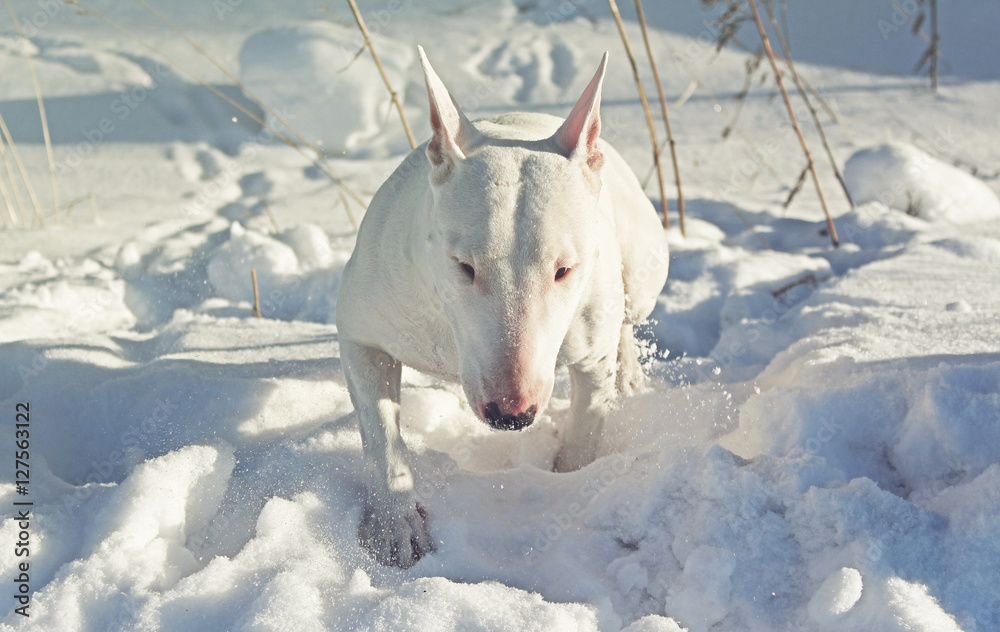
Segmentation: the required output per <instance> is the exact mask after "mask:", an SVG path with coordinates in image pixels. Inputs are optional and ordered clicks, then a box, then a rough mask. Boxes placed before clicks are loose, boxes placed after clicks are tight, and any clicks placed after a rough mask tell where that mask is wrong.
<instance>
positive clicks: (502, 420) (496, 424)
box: [483, 402, 537, 430]
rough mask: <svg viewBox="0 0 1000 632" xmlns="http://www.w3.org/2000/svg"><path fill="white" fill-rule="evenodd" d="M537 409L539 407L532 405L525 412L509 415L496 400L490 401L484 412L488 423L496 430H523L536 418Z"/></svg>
mask: <svg viewBox="0 0 1000 632" xmlns="http://www.w3.org/2000/svg"><path fill="white" fill-rule="evenodd" d="M536 410H537V408H536V407H535V406H532V407H531V408H529V409H528V410H526V411H524V412H523V413H518V414H516V415H508V414H504V413H503V411H501V410H500V406H499V405H498V404H497V403H496V402H490V403H489V404H486V407H485V408H484V409H483V413H484V414H485V416H486V423H488V424H489V425H490V426H491V427H493V428H495V429H496V430H522V429H524V428H527V427H528V426H530V425H531V422H533V421H534V420H535V411H536Z"/></svg>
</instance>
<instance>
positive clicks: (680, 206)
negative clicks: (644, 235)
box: [348, 0, 687, 237]
mask: <svg viewBox="0 0 1000 632" xmlns="http://www.w3.org/2000/svg"><path fill="white" fill-rule="evenodd" d="M348 1H349V2H354V0H348ZM635 11H636V14H637V15H638V17H639V28H640V29H641V30H642V41H643V43H644V44H645V46H646V56H647V57H649V67H650V68H651V69H652V70H653V80H654V81H655V82H656V92H657V94H658V95H659V97H660V113H661V115H662V116H663V125H664V126H665V127H666V129H667V142H669V143H670V159H671V161H672V162H673V164H674V183H675V184H676V185H677V213H678V215H679V216H680V224H681V235H682V236H684V237H687V230H686V228H685V226H684V190H683V189H682V188H681V170H680V165H679V163H678V161H677V142H676V141H675V140H674V133H673V131H672V130H671V129H670V117H669V116H668V115H667V99H666V97H665V96H663V83H662V82H660V72H659V71H658V70H657V69H656V59H655V58H654V56H653V49H652V48H651V47H650V45H649V33H648V32H647V30H646V15H645V14H644V13H643V11H642V0H635ZM665 208H666V204H664V209H665ZM664 212H666V211H664Z"/></svg>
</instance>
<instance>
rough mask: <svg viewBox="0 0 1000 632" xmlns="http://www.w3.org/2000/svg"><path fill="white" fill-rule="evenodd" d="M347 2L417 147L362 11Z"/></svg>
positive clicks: (409, 135)
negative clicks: (376, 50)
mask: <svg viewBox="0 0 1000 632" xmlns="http://www.w3.org/2000/svg"><path fill="white" fill-rule="evenodd" d="M347 4H349V5H350V6H351V12H352V13H354V19H355V20H356V21H357V23H358V28H360V29H361V34H362V35H364V36H365V45H366V46H368V51H369V52H370V53H371V54H372V59H374V60H375V65H376V66H377V67H378V73H379V74H380V75H382V81H383V82H384V83H385V87H386V89H387V90H389V96H390V97H391V98H392V102H393V104H394V105H395V106H396V111H397V112H399V119H400V120H401V121H403V129H405V130H406V138H407V139H408V140H409V141H410V149H416V148H417V141H416V139H414V138H413V131H412V130H411V129H410V123H409V121H407V120H406V114H404V113H403V104H402V103H400V102H399V94H397V93H396V91H395V90H393V88H392V84H391V83H390V82H389V77H388V76H387V75H386V74H385V68H383V67H382V60H381V59H379V57H378V53H376V52H375V45H374V44H372V38H371V35H369V34H368V27H367V26H365V20H364V18H362V17H361V11H359V10H358V5H357V4H356V3H355V2H354V0H347Z"/></svg>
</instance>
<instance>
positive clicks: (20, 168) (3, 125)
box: [0, 115, 45, 225]
mask: <svg viewBox="0 0 1000 632" xmlns="http://www.w3.org/2000/svg"><path fill="white" fill-rule="evenodd" d="M0 133H2V134H3V137H4V140H5V141H6V142H7V146H8V147H10V155H11V157H12V158H13V159H14V164H15V165H16V166H17V172H18V173H19V174H20V175H21V180H22V181H23V182H24V189H25V190H26V191H27V192H28V198H29V199H31V204H32V207H33V208H34V210H35V217H36V218H37V219H38V223H39V224H41V225H44V224H45V219H44V218H43V217H42V207H41V206H39V205H38V196H37V195H35V187H33V186H31V178H29V177H28V170H27V169H25V168H24V162H23V161H22V160H21V152H19V151H18V150H17V145H15V144H14V137H13V136H12V135H11V133H10V129H8V128H7V121H5V120H4V118H3V116H2V115H0ZM5 160H6V159H5ZM7 166H8V168H9V165H7ZM8 175H9V176H10V179H11V186H12V187H14V191H15V197H17V198H18V200H20V195H21V194H20V193H17V183H16V181H15V180H14V175H13V173H8ZM21 210H22V215H23V214H24V206H23V204H22V206H21ZM21 219H22V220H23V221H24V223H25V224H27V223H28V218H27V217H24V216H22V218H21Z"/></svg>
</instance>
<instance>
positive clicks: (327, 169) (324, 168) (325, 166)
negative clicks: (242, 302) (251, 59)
mask: <svg viewBox="0 0 1000 632" xmlns="http://www.w3.org/2000/svg"><path fill="white" fill-rule="evenodd" d="M62 2H65V3H66V4H71V5H73V6H76V7H79V8H80V10H81V11H83V12H84V13H85V14H89V15H92V16H93V17H96V18H97V19H99V20H101V21H102V22H104V23H105V24H107V25H108V26H111V27H112V28H114V29H116V30H118V31H119V32H121V33H122V34H124V35H126V36H128V37H130V38H132V39H133V40H135V41H136V42H138V43H139V44H141V45H142V46H143V47H145V48H147V49H148V50H150V51H152V52H153V53H155V54H157V55H159V56H160V57H162V58H163V59H164V60H166V61H167V62H168V63H169V64H170V65H171V66H173V67H174V68H176V69H177V70H179V71H180V72H181V73H182V74H184V75H185V76H187V77H188V78H189V79H191V80H193V81H194V82H196V83H198V84H199V85H201V86H202V87H204V88H206V89H208V90H209V91H210V92H212V93H213V94H215V95H216V96H217V97H219V98H220V99H222V100H223V101H225V102H226V103H229V104H230V105H232V106H233V107H234V108H236V109H237V110H239V111H240V112H242V113H243V114H245V115H246V116H247V117H248V118H250V120H252V121H254V122H255V123H257V124H258V125H260V126H261V127H264V128H266V129H268V130H270V131H271V132H272V133H273V134H274V135H275V137H276V138H278V139H279V140H280V141H282V142H283V143H285V144H286V145H288V146H289V147H291V148H292V149H294V150H295V151H296V152H298V153H299V154H301V155H302V156H303V157H304V158H305V159H306V160H308V161H309V162H310V163H311V164H312V165H313V166H315V167H316V168H317V169H319V170H320V172H321V173H323V174H324V175H325V176H327V177H328V178H330V180H331V181H332V182H333V183H334V184H336V185H337V187H338V188H339V189H341V190H343V191H344V192H346V193H347V195H348V196H349V197H350V198H351V199H353V200H354V201H355V202H357V203H358V204H359V205H360V206H361V207H362V208H367V204H365V202H364V200H362V199H361V196H359V195H358V194H357V193H356V192H355V191H354V189H352V188H351V187H350V186H349V185H348V184H347V182H345V181H344V180H343V178H341V177H340V176H339V175H337V174H336V173H335V172H334V171H333V168H332V167H331V166H330V163H329V162H327V161H326V159H325V158H324V157H323V155H322V154H321V153H320V152H319V151H318V150H316V148H315V147H313V146H312V145H311V144H310V143H309V142H307V141H305V140H303V139H302V136H301V135H300V134H299V133H298V132H296V131H295V129H294V128H292V127H291V126H290V125H288V124H287V122H284V120H283V119H282V118H281V117H280V116H276V118H277V119H278V120H279V122H281V123H282V125H284V126H285V127H286V128H287V129H288V131H289V132H290V133H292V134H293V135H294V136H295V137H297V138H299V139H300V140H302V142H303V144H305V146H307V147H309V148H310V149H312V150H313V151H314V152H316V157H312V156H310V155H308V154H307V153H306V152H305V150H303V148H302V147H301V146H300V145H297V144H295V143H294V142H293V141H292V140H291V139H290V138H288V137H287V136H286V135H284V134H282V133H281V132H279V131H278V130H276V129H274V127H272V126H271V125H270V124H268V123H267V122H266V121H264V120H263V119H261V118H260V117H259V116H257V115H256V114H254V113H253V112H251V111H250V110H248V109H246V108H245V107H243V106H242V105H241V104H239V103H238V102H236V101H235V100H234V99H232V98H230V97H229V96H228V95H226V94H225V93H224V92H222V91H220V90H219V89H218V88H216V87H215V86H213V85H211V84H209V83H208V82H206V81H204V80H203V79H201V78H200V77H198V76H197V75H196V74H195V73H194V72H192V71H191V70H189V69H187V68H185V67H184V66H182V65H181V64H179V63H177V61H176V60H174V59H172V58H171V57H169V56H168V55H166V54H165V53H163V51H161V50H159V49H157V48H156V47H154V46H152V45H151V44H149V43H147V42H146V41H145V40H143V39H142V38H141V37H139V36H138V35H136V34H135V33H133V32H132V31H130V30H129V29H127V28H125V27H123V26H121V25H120V24H118V23H116V22H115V21H113V20H112V19H110V18H109V17H107V16H106V15H104V14H103V13H101V12H100V11H98V10H96V9H94V8H92V7H89V6H87V5H85V4H83V3H82V2H77V1H76V0H62ZM154 14H156V12H155V11H154ZM161 19H163V20H166V18H161ZM166 24H167V25H168V26H170V25H171V24H170V23H169V22H166ZM173 28H174V29H176V27H173ZM177 32H178V33H181V32H180V31H179V30H178V31H177ZM181 34H182V35H183V33H181ZM185 39H186V40H187V41H188V43H191V40H189V39H187V38H185ZM200 52H201V53H202V54H203V55H205V56H206V58H208V59H209V61H212V62H213V63H215V64H216V65H217V67H220V68H221V66H219V65H218V62H215V61H214V60H213V59H212V58H211V57H210V56H208V53H206V52H205V51H204V50H201V51H200ZM224 72H225V71H224ZM237 82H238V80H237ZM241 85H242V84H241ZM257 101H258V103H259V100H257ZM260 105H261V107H262V108H264V109H265V111H268V112H270V113H272V114H276V113H275V112H274V111H273V110H271V109H270V108H268V107H267V106H266V105H264V104H260ZM352 223H353V222H352ZM354 227H355V229H357V225H356V224H355V225H354Z"/></svg>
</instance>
